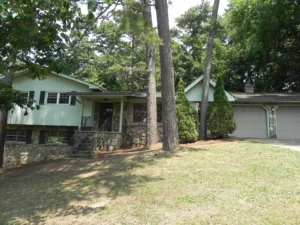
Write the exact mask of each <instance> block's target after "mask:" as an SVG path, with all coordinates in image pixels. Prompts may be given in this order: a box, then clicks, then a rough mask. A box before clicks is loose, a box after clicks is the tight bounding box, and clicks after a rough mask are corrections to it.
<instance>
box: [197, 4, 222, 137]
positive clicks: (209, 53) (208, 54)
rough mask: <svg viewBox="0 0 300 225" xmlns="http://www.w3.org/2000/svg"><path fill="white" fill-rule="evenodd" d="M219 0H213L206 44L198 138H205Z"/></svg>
mask: <svg viewBox="0 0 300 225" xmlns="http://www.w3.org/2000/svg"><path fill="white" fill-rule="evenodd" d="M219 2H220V0H215V2H214V7H213V12H212V17H211V29H210V31H209V37H208V45H207V51H206V59H205V70H204V78H203V89H202V102H201V117H200V140H205V139H206V138H207V122H206V118H207V107H208V93H209V80H210V74H211V67H212V55H213V48H214V38H215V35H216V24H217V17H218V9H219Z"/></svg>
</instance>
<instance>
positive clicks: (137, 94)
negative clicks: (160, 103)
mask: <svg viewBox="0 0 300 225" xmlns="http://www.w3.org/2000/svg"><path fill="white" fill-rule="evenodd" d="M67 94H68V95H75V96H81V97H88V98H91V99H99V98H110V99H111V98H122V97H129V98H146V97H147V94H146V93H145V92H134V91H104V92H67ZM156 97H157V98H161V93H160V92H157V93H156Z"/></svg>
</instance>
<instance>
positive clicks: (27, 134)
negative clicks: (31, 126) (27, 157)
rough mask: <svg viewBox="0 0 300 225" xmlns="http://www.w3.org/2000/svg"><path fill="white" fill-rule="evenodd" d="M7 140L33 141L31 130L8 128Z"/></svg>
mask: <svg viewBox="0 0 300 225" xmlns="http://www.w3.org/2000/svg"><path fill="white" fill-rule="evenodd" d="M6 141H17V142H26V143H27V144H29V143H31V130H7V131H6Z"/></svg>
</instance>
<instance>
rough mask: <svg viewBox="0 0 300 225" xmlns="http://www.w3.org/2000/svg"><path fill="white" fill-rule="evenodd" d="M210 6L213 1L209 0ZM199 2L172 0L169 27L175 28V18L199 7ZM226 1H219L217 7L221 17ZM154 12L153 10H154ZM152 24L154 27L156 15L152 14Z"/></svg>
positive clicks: (193, 0)
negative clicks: (194, 7)
mask: <svg viewBox="0 0 300 225" xmlns="http://www.w3.org/2000/svg"><path fill="white" fill-rule="evenodd" d="M209 1H210V4H211V6H213V4H214V0H209ZM200 3H201V0H172V5H170V6H169V20H170V27H174V26H175V18H177V17H180V16H181V15H182V14H184V13H185V12H186V11H187V10H188V9H189V8H191V7H193V6H196V5H199V4H200ZM227 4H228V0H220V5H219V14H220V15H222V14H223V13H224V12H225V9H226V8H227ZM154 11H155V10H154ZM153 22H154V25H155V26H156V15H155V12H153Z"/></svg>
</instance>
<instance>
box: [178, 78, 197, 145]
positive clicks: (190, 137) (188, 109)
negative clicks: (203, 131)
mask: <svg viewBox="0 0 300 225" xmlns="http://www.w3.org/2000/svg"><path fill="white" fill-rule="evenodd" d="M184 87H185V83H184V81H183V80H180V81H179V83H178V90H177V99H176V111H177V117H178V128H179V138H180V142H183V143H187V142H194V141H196V140H197V139H198V136H199V135H198V131H197V119H198V116H197V112H196V111H195V110H194V109H193V107H192V106H191V104H190V103H189V101H188V100H187V98H186V96H185V92H184Z"/></svg>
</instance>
